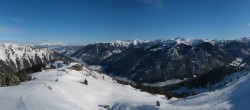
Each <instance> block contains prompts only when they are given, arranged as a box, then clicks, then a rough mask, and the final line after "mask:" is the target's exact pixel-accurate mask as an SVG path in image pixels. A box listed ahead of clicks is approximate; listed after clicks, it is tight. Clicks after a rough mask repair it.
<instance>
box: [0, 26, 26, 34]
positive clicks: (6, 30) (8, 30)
mask: <svg viewBox="0 0 250 110" xmlns="http://www.w3.org/2000/svg"><path fill="white" fill-rule="evenodd" d="M22 32H24V31H23V30H21V29H17V28H9V27H0V33H5V34H6V33H7V34H18V33H22Z"/></svg>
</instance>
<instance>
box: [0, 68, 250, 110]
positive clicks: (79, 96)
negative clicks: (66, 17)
mask: <svg viewBox="0 0 250 110" xmlns="http://www.w3.org/2000/svg"><path fill="white" fill-rule="evenodd" d="M65 68H67V66H64V67H62V68H59V69H52V70H45V71H42V72H38V73H34V74H32V76H33V77H36V78H37V79H36V80H32V81H29V82H25V83H22V84H21V85H18V86H12V87H1V88H0V97H1V98H0V107H1V109H4V110H105V108H104V106H105V105H109V106H110V109H111V110H152V109H160V110H168V109H170V110H222V109H225V110H228V109H235V110H242V109H250V106H249V104H248V102H249V100H250V95H249V94H248V93H249V92H250V88H249V87H248V86H249V84H250V74H247V73H248V72H249V71H244V73H245V74H247V75H245V76H243V77H241V78H239V79H238V80H236V81H234V82H232V83H231V84H228V85H227V86H226V87H225V88H223V89H221V90H216V91H213V92H206V93H203V94H200V95H196V96H192V97H188V98H186V99H175V98H173V99H171V100H166V99H165V98H164V96H162V95H151V94H149V93H146V92H141V91H139V90H136V89H134V88H132V87H130V86H126V85H121V84H118V83H116V82H115V81H113V80H112V78H110V77H108V76H106V75H105V74H100V73H98V72H96V71H93V70H89V69H87V68H85V67H84V69H83V71H75V70H70V69H66V71H61V70H65ZM56 79H58V81H56ZM85 79H87V81H88V85H84V84H82V83H81V82H83V81H84V80H85ZM157 100H159V101H160V105H161V106H160V107H158V106H156V101H157Z"/></svg>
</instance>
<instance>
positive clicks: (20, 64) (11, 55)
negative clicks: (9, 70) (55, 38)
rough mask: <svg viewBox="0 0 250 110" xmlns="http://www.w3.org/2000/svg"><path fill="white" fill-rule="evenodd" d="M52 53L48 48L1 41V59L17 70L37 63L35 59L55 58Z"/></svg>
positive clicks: (40, 60)
mask: <svg viewBox="0 0 250 110" xmlns="http://www.w3.org/2000/svg"><path fill="white" fill-rule="evenodd" d="M52 54H53V52H52V51H50V50H48V49H35V48H34V47H33V46H31V45H21V44H15V43H0V60H2V61H4V62H6V63H7V64H9V65H12V66H14V68H16V69H17V70H20V69H23V68H26V67H27V65H28V66H31V65H34V64H36V63H37V62H36V61H35V60H38V61H39V62H44V59H47V60H48V59H53V56H52Z"/></svg>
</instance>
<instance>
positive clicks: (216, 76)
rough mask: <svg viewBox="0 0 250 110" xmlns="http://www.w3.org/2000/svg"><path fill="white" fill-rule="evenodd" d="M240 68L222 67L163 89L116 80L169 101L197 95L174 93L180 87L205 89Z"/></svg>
mask: <svg viewBox="0 0 250 110" xmlns="http://www.w3.org/2000/svg"><path fill="white" fill-rule="evenodd" d="M241 69H242V68H240V67H233V66H222V67H219V68H216V69H213V70H211V71H209V72H207V73H205V74H203V75H200V76H197V77H195V78H189V79H188V80H186V81H183V82H180V83H176V84H172V85H167V86H164V87H154V86H145V85H143V84H142V83H136V84H133V83H128V82H126V81H121V80H118V79H116V80H117V82H118V83H121V84H125V85H131V86H132V87H134V88H136V89H140V90H141V91H145V92H148V93H151V94H161V95H165V97H166V98H167V99H171V98H172V97H176V98H186V97H188V96H193V95H196V94H197V93H196V92H195V91H189V92H187V91H186V92H181V93H178V92H175V90H177V89H178V88H180V87H183V86H185V87H187V88H188V89H192V88H205V87H206V86H207V85H214V84H216V83H218V82H220V81H222V80H223V79H224V78H225V76H227V75H230V74H232V73H234V72H236V71H239V70H241Z"/></svg>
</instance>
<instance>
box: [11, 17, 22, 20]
mask: <svg viewBox="0 0 250 110" xmlns="http://www.w3.org/2000/svg"><path fill="white" fill-rule="evenodd" d="M10 20H12V21H20V18H17V17H10Z"/></svg>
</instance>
